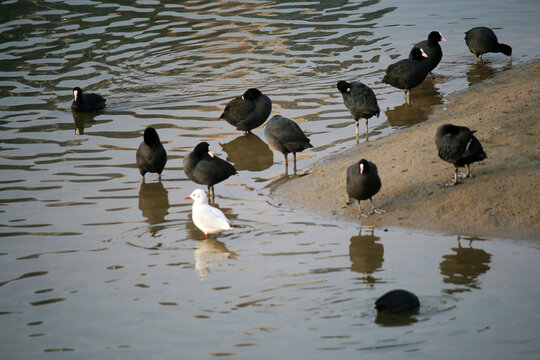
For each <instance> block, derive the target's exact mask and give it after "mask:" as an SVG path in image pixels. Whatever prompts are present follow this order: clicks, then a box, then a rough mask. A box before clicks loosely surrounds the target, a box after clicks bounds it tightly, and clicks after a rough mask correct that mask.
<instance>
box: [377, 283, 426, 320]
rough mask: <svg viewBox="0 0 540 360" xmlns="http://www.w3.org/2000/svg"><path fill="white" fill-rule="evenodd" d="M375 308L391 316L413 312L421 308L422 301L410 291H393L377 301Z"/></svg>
mask: <svg viewBox="0 0 540 360" xmlns="http://www.w3.org/2000/svg"><path fill="white" fill-rule="evenodd" d="M375 308H376V309H377V311H379V312H383V313H389V314H398V313H403V312H412V311H416V310H418V309H419V308H420V300H418V297H417V296H416V295H415V294H413V293H412V292H410V291H407V290H400V289H398V290H391V291H389V292H387V293H386V294H384V295H383V296H381V297H380V298H378V299H377V301H375Z"/></svg>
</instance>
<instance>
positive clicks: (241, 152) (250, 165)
mask: <svg viewBox="0 0 540 360" xmlns="http://www.w3.org/2000/svg"><path fill="white" fill-rule="evenodd" d="M220 145H221V147H222V149H223V151H225V152H226V153H227V159H226V160H227V161H229V162H232V163H233V164H234V167H235V168H236V170H237V171H241V170H249V171H262V170H266V169H268V168H269V167H270V166H272V165H274V154H273V152H272V150H271V149H270V147H269V146H268V145H267V144H266V143H265V142H264V141H262V140H261V138H260V137H258V136H257V135H255V134H253V133H248V134H246V135H240V136H238V137H237V138H235V139H233V140H231V141H229V142H227V143H224V144H220Z"/></svg>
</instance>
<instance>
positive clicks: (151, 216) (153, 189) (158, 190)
mask: <svg viewBox="0 0 540 360" xmlns="http://www.w3.org/2000/svg"><path fill="white" fill-rule="evenodd" d="M169 206H170V205H169V196H168V192H167V190H166V189H165V187H164V186H163V184H162V183H161V181H160V182H154V183H146V182H142V183H141V187H140V188H139V210H141V212H142V215H143V216H144V217H145V218H146V220H147V222H148V223H149V224H150V225H152V226H150V232H151V234H152V236H155V235H156V234H157V233H158V232H159V231H160V230H163V229H164V228H165V224H162V223H163V222H164V221H165V216H167V215H168V214H169ZM157 224H162V225H158V226H156V225H157Z"/></svg>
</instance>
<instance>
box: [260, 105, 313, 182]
mask: <svg viewBox="0 0 540 360" xmlns="http://www.w3.org/2000/svg"><path fill="white" fill-rule="evenodd" d="M264 136H265V137H266V140H267V141H268V143H269V144H270V146H271V147H273V148H274V149H276V150H277V151H280V152H281V153H282V154H283V155H284V156H285V168H286V169H287V167H288V161H287V154H289V153H293V157H294V172H295V173H296V153H297V152H300V151H302V150H304V149H308V148H312V147H313V145H311V144H310V143H309V139H308V138H307V137H306V135H304V132H303V131H302V129H300V126H298V124H297V123H295V122H294V121H292V120H291V119H287V118H286V117H283V116H281V115H274V116H272V118H271V119H270V120H269V121H268V124H266V127H265V128H264Z"/></svg>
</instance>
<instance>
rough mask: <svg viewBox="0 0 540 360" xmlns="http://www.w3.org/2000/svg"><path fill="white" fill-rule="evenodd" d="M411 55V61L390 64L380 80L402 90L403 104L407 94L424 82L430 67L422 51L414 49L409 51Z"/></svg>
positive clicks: (405, 60) (404, 60)
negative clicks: (403, 92)
mask: <svg viewBox="0 0 540 360" xmlns="http://www.w3.org/2000/svg"><path fill="white" fill-rule="evenodd" d="M411 54H412V59H403V60H400V61H398V62H396V63H393V64H390V65H389V66H388V68H386V74H385V75H384V77H383V79H382V81H383V83H385V84H390V85H392V86H394V87H397V88H398V89H404V90H405V102H407V93H408V92H410V91H411V89H412V88H414V87H416V86H418V85H420V84H421V83H422V81H424V79H425V78H426V76H427V75H428V73H429V69H430V67H431V61H429V59H428V58H427V55H426V53H425V52H424V51H423V50H422V49H419V48H414V49H412V50H411ZM409 100H410V95H409Z"/></svg>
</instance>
